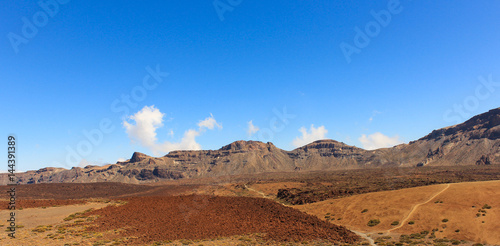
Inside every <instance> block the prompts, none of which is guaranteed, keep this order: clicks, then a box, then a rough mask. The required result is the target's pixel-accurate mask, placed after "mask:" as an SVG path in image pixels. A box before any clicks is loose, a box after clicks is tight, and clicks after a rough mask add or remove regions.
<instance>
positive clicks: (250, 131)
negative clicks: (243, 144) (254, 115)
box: [247, 121, 260, 137]
mask: <svg viewBox="0 0 500 246" xmlns="http://www.w3.org/2000/svg"><path fill="white" fill-rule="evenodd" d="M259 130H260V129H259V127H257V126H254V125H253V123H252V121H249V122H248V130H247V133H248V136H249V137H250V136H252V135H253V134H255V133H256V132H258V131H259Z"/></svg>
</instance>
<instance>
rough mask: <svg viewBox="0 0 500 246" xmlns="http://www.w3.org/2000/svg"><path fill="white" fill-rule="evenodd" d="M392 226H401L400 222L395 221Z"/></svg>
mask: <svg viewBox="0 0 500 246" xmlns="http://www.w3.org/2000/svg"><path fill="white" fill-rule="evenodd" d="M391 225H393V226H397V225H399V221H397V220H395V221H393V222H392V223H391Z"/></svg>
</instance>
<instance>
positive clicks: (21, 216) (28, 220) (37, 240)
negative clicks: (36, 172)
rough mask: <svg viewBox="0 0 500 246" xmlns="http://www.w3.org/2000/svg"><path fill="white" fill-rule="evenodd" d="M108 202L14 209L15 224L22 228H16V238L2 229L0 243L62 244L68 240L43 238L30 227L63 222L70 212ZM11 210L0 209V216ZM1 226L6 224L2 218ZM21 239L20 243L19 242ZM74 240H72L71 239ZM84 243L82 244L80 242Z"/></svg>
mask: <svg viewBox="0 0 500 246" xmlns="http://www.w3.org/2000/svg"><path fill="white" fill-rule="evenodd" d="M107 205H109V204H107V203H87V204H83V205H69V206H60V207H48V208H45V209H44V208H27V209H23V210H16V211H15V212H16V221H17V223H16V224H17V226H22V228H17V229H16V238H15V239H11V238H10V237H8V236H7V234H8V232H6V231H5V230H2V231H3V233H2V234H1V236H0V245H64V243H63V242H67V241H68V240H60V241H58V242H54V240H52V239H45V238H44V237H45V234H44V235H42V234H38V235H37V234H36V233H33V232H32V229H34V228H36V227H37V226H46V225H60V224H63V223H64V218H66V217H68V216H69V215H70V214H74V213H76V212H83V211H85V210H87V209H91V208H93V209H99V208H102V207H105V206H107ZM10 212H11V211H8V210H1V211H0V218H9V213H10ZM1 223H5V224H3V226H2V228H6V227H7V226H8V225H7V223H6V222H4V220H2V222H1ZM20 241H22V243H20ZM73 242H74V241H73ZM82 245H84V244H82Z"/></svg>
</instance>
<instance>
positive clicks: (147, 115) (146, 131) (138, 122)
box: [123, 105, 165, 147]
mask: <svg viewBox="0 0 500 246" xmlns="http://www.w3.org/2000/svg"><path fill="white" fill-rule="evenodd" d="M164 115H165V114H163V113H161V112H160V110H159V109H157V108H155V106H154V105H153V106H151V107H148V106H145V107H144V108H142V109H141V111H139V112H137V113H136V114H134V115H132V116H130V117H129V119H131V120H133V121H134V122H135V124H131V123H129V122H128V121H126V120H124V121H123V126H124V127H125V131H126V132H127V135H128V136H129V138H130V140H132V142H134V143H139V144H140V145H143V146H146V147H151V146H154V145H155V144H156V141H157V138H156V129H158V128H160V127H162V126H163V116H164Z"/></svg>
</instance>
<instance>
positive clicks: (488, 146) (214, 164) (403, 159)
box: [0, 108, 500, 184]
mask: <svg viewBox="0 0 500 246" xmlns="http://www.w3.org/2000/svg"><path fill="white" fill-rule="evenodd" d="M493 164H500V108H496V109H492V110H490V111H488V112H486V113H483V114H480V115H477V116H474V117H472V118H471V119H469V120H467V121H466V122H464V123H462V124H458V125H454V126H449V127H445V128H442V129H439V130H434V131H432V132H431V133H430V134H428V135H427V136H425V137H423V138H420V139H418V140H416V141H412V142H410V143H408V144H400V145H397V146H394V147H392V148H383V149H376V150H364V149H361V148H357V147H354V146H349V145H347V144H344V143H341V142H337V141H335V140H328V139H326V140H318V141H315V142H313V143H310V144H308V145H305V146H303V147H300V148H297V149H294V150H292V151H285V150H282V149H279V148H277V147H276V146H274V145H273V144H272V143H270V142H268V143H263V142H258V141H236V142H233V143H231V144H229V145H226V146H224V147H222V148H220V149H219V150H196V151H172V152H170V153H168V154H167V155H165V156H163V157H151V156H148V155H145V154H142V153H138V152H135V153H134V154H133V155H132V157H131V158H130V159H129V160H127V161H124V162H117V163H116V164H109V165H105V166H87V167H85V168H80V167H74V168H72V169H70V170H68V169H64V168H53V167H47V168H42V169H39V170H37V171H27V172H24V173H17V174H16V177H17V178H19V181H18V182H19V183H20V184H26V183H28V184H30V183H56V182H79V183H83V182H104V181H113V182H126V183H142V182H155V181H160V180H169V179H185V178H195V177H215V176H225V175H241V174H255V173H263V172H283V171H284V172H300V171H311V170H338V169H356V168H374V167H412V166H414V167H419V166H451V165H493ZM0 184H7V175H6V174H0Z"/></svg>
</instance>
